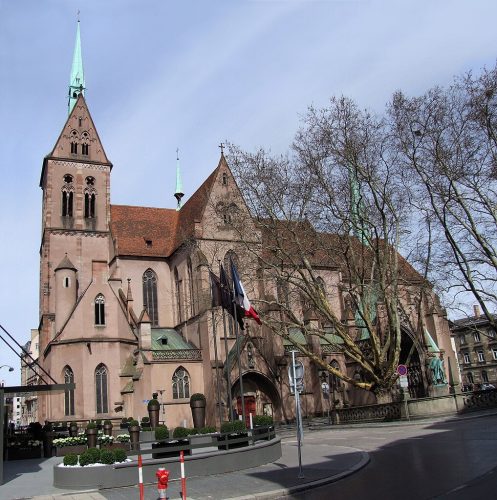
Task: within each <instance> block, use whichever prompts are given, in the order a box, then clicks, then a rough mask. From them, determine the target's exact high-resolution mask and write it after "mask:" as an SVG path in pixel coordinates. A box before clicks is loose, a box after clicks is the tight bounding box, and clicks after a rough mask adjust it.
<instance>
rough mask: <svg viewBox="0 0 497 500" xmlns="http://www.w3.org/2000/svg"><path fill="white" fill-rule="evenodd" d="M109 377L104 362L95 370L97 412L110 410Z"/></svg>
mask: <svg viewBox="0 0 497 500" xmlns="http://www.w3.org/2000/svg"><path fill="white" fill-rule="evenodd" d="M108 378H109V376H108V372H107V367H106V366H105V365H104V364H100V365H98V366H97V369H96V370H95V397H96V402H97V404H96V407H97V414H98V413H108V412H109V398H108Z"/></svg>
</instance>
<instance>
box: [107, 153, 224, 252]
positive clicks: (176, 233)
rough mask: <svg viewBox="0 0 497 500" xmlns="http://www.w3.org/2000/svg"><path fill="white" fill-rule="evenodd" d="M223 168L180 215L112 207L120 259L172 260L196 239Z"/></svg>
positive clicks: (113, 234) (189, 201)
mask: <svg viewBox="0 0 497 500" xmlns="http://www.w3.org/2000/svg"><path fill="white" fill-rule="evenodd" d="M223 162H225V160H224V157H221V160H220V161H219V165H218V166H217V168H216V169H215V170H214V171H213V172H212V174H211V175H210V176H209V177H208V178H207V179H206V180H205V181H204V183H203V184H202V185H201V186H200V187H199V188H198V189H197V191H195V193H194V194H193V195H192V196H191V197H190V198H189V200H188V201H187V202H186V203H185V205H184V206H183V207H182V208H181V210H180V211H179V212H178V211H176V210H175V209H171V208H149V207H132V206H129V205H111V211H110V219H111V222H110V228H111V233H112V238H113V239H114V240H115V250H116V255H118V256H143V257H169V256H170V255H171V254H172V253H173V252H174V251H175V250H176V249H177V248H178V247H179V246H181V244H182V243H184V242H185V241H187V240H188V239H189V238H192V237H194V236H195V222H200V221H201V220H202V216H203V213H204V210H205V207H206V206H207V202H208V200H209V195H210V192H211V189H212V185H213V184H214V180H215V179H216V177H217V174H218V171H219V167H220V166H221V164H223Z"/></svg>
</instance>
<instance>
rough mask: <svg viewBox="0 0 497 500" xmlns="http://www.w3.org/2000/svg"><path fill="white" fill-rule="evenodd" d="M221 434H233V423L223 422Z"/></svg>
mask: <svg viewBox="0 0 497 500" xmlns="http://www.w3.org/2000/svg"><path fill="white" fill-rule="evenodd" d="M221 432H222V433H223V434H224V433H226V432H233V422H223V423H222V424H221Z"/></svg>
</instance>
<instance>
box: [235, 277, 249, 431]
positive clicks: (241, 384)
mask: <svg viewBox="0 0 497 500" xmlns="http://www.w3.org/2000/svg"><path fill="white" fill-rule="evenodd" d="M234 297H235V287H234V281H233V298H234ZM233 317H234V318H235V343H236V356H237V358H238V374H239V377H240V395H241V398H242V418H243V423H244V424H245V425H247V421H246V420H245V398H244V396H243V373H242V362H241V358H240V343H239V342H238V335H239V333H238V318H237V317H236V301H235V300H233Z"/></svg>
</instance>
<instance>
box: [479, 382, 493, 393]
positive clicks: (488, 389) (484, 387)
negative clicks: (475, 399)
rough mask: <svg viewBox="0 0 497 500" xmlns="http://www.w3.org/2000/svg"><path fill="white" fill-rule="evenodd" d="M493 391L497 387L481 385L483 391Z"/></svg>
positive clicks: (486, 384)
mask: <svg viewBox="0 0 497 500" xmlns="http://www.w3.org/2000/svg"><path fill="white" fill-rule="evenodd" d="M491 389H495V385H493V384H488V383H484V384H481V390H482V391H490V390H491Z"/></svg>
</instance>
